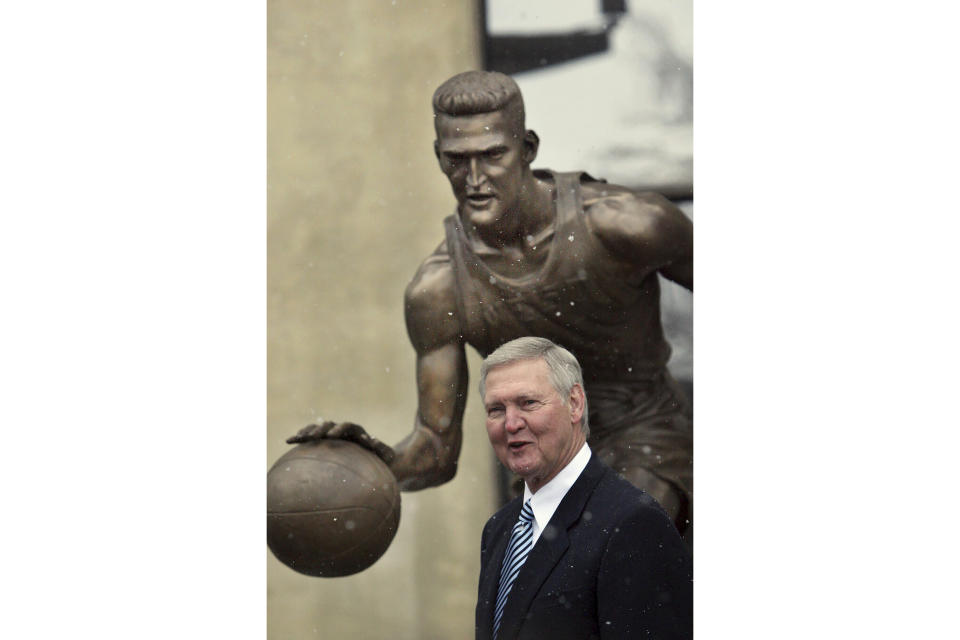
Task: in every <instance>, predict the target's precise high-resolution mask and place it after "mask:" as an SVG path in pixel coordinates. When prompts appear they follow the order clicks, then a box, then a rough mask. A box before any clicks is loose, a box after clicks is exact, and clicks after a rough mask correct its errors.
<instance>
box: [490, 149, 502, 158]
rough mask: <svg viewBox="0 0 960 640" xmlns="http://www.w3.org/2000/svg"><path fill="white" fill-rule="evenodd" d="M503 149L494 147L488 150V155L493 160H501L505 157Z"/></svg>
mask: <svg viewBox="0 0 960 640" xmlns="http://www.w3.org/2000/svg"><path fill="white" fill-rule="evenodd" d="M503 154H504V151H503V149H493V150H492V151H487V153H486V156H487V157H488V158H490V159H491V160H499V159H500V158H502V157H503Z"/></svg>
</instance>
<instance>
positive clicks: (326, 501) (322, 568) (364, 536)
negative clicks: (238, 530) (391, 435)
mask: <svg viewBox="0 0 960 640" xmlns="http://www.w3.org/2000/svg"><path fill="white" fill-rule="evenodd" d="M399 523H400V490H399V488H398V486H397V481H396V478H394V476H393V473H391V471H390V469H389V468H388V467H387V465H386V464H385V463H384V462H383V461H382V460H381V459H380V458H378V457H377V455H376V454H375V453H373V452H372V451H368V450H366V449H364V448H363V447H361V446H360V445H357V444H354V443H352V442H348V441H345V440H336V439H331V440H321V441H319V442H309V443H305V444H301V445H298V446H297V447H295V448H293V449H291V450H290V451H288V452H287V453H286V454H285V455H284V456H283V457H281V458H280V459H279V460H277V462H276V463H275V464H274V465H273V467H271V468H270V471H269V472H268V473H267V546H269V547H270V550H271V551H272V552H273V554H274V555H275V556H276V557H277V558H278V559H279V560H280V561H281V562H283V563H284V564H285V565H287V566H288V567H290V568H291V569H293V570H295V571H299V572H300V573H303V574H306V575H308V576H320V577H324V578H333V577H339V576H348V575H351V574H354V573H358V572H360V571H363V570H364V569H366V568H367V567H369V566H370V565H372V564H373V563H374V562H376V561H377V560H378V559H379V558H380V556H382V555H383V554H384V552H385V551H386V550H387V547H389V546H390V543H391V542H392V541H393V536H394V534H396V532H397V526H398V524H399Z"/></svg>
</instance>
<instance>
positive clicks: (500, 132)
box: [288, 71, 693, 532]
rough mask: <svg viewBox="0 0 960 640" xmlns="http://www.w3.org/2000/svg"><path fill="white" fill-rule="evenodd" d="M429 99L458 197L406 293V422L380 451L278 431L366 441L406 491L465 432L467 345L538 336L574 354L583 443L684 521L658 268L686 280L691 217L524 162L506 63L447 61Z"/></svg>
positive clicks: (681, 419) (679, 407)
mask: <svg viewBox="0 0 960 640" xmlns="http://www.w3.org/2000/svg"><path fill="white" fill-rule="evenodd" d="M433 109H434V126H435V130H436V135H437V139H436V141H435V142H434V150H435V153H436V156H437V160H438V161H439V163H440V168H441V169H442V171H443V172H444V174H445V175H446V176H447V179H448V180H449V181H450V186H451V187H452V189H453V193H454V196H456V200H457V210H456V214H455V215H452V216H449V217H448V218H446V219H445V220H444V228H445V232H446V238H445V240H444V241H443V242H442V243H441V244H440V245H439V247H437V249H436V250H435V251H434V253H433V254H432V255H430V256H428V257H427V258H426V260H424V262H423V263H422V265H421V266H420V268H419V270H418V271H417V273H416V275H415V276H414V277H413V280H412V282H411V283H410V285H409V286H408V287H407V291H406V298H405V309H406V323H407V332H408V334H409V337H410V341H411V343H412V344H413V347H414V349H415V351H416V354H417V360H416V376H417V388H418V390H419V406H418V409H417V414H416V416H415V418H414V428H413V431H412V432H411V433H410V434H409V435H408V436H407V437H406V438H404V439H403V440H402V441H401V442H399V443H398V444H397V445H395V446H394V447H392V448H391V447H389V446H387V445H385V444H383V443H382V442H380V441H379V440H377V439H376V438H374V437H372V436H370V435H369V434H367V433H366V432H365V431H364V430H363V429H362V428H361V427H359V426H357V425H355V424H352V423H341V424H335V423H333V422H325V423H323V424H321V425H310V426H308V427H306V428H304V429H302V430H301V431H300V432H299V433H298V434H297V435H296V436H294V437H292V438H290V439H289V440H288V442H291V443H292V442H305V441H309V440H315V439H319V438H324V437H339V438H347V439H350V440H354V441H356V442H358V443H360V444H363V445H365V446H367V447H368V448H370V449H372V450H374V451H375V452H377V454H378V455H380V456H381V458H383V459H384V460H385V461H386V462H387V463H388V464H389V465H390V468H391V470H392V471H393V473H394V474H395V475H396V477H397V480H398V481H399V483H400V487H401V489H402V490H405V491H413V490H418V489H424V488H427V487H432V486H436V485H440V484H443V483H444V482H447V481H448V480H450V479H451V478H453V476H454V474H455V473H456V469H457V459H458V457H459V454H460V445H461V442H462V424H461V421H462V417H463V411H464V406H465V403H466V397H467V361H466V354H465V345H467V344H470V345H472V346H473V347H474V348H475V349H476V350H477V351H478V352H479V353H480V354H481V355H482V356H484V357H486V356H487V355H488V354H489V353H490V352H492V351H493V350H495V349H496V348H497V347H499V346H500V345H501V344H503V343H505V342H507V341H509V340H513V339H515V338H518V337H521V336H528V335H532V336H542V337H545V338H549V339H550V340H552V341H554V342H556V343H557V344H560V345H563V346H564V347H566V348H567V349H569V350H570V351H572V352H573V353H574V354H576V356H577V358H578V359H579V360H580V363H581V365H582V367H583V374H584V380H585V383H586V391H587V395H588V397H589V398H590V406H589V421H590V424H591V434H590V439H589V444H590V446H591V448H592V449H593V450H594V451H595V452H596V453H597V455H598V456H599V457H600V458H601V459H602V460H603V461H604V462H606V463H607V464H609V465H610V466H611V467H613V468H614V469H615V470H616V471H618V472H619V473H620V474H621V475H623V476H624V477H625V478H626V479H627V480H629V481H630V482H632V483H633V484H634V485H636V486H638V487H640V488H642V489H644V490H646V491H647V492H648V493H649V494H650V495H652V496H653V497H654V498H655V499H656V500H657V501H658V502H659V503H660V504H661V505H662V506H663V508H664V509H665V510H666V511H667V512H668V513H669V514H670V515H671V516H672V517H673V518H674V520H675V522H676V524H677V527H678V529H679V530H680V531H681V532H684V531H685V529H687V526H688V523H689V520H690V517H691V509H692V491H693V475H692V454H693V442H692V430H693V422H692V414H691V411H690V408H689V405H688V403H687V401H686V398H685V397H684V395H683V392H682V391H681V390H680V388H679V386H678V385H677V383H676V382H675V381H674V380H673V378H672V377H671V375H670V374H669V372H668V371H667V369H666V364H667V360H668V358H669V355H670V347H669V345H668V344H667V342H666V341H665V339H664V337H663V330H662V327H661V324H660V299H659V296H660V287H659V282H658V280H657V274H662V275H663V276H664V277H666V278H668V279H670V280H672V281H674V282H677V283H679V284H681V285H683V286H685V287H687V288H688V289H690V290H692V289H693V224H692V222H691V221H690V220H689V219H688V218H687V217H686V216H685V215H684V214H683V213H682V212H681V211H680V210H679V209H678V208H677V207H676V206H674V205H673V204H672V203H671V202H670V201H668V200H666V199H665V198H663V197H662V196H659V195H657V194H655V193H649V192H644V193H637V192H633V191H631V190H630V189H627V188H625V187H622V186H618V185H613V184H607V183H606V182H604V181H602V180H596V179H594V178H592V177H590V176H589V175H587V174H586V173H580V172H577V173H555V172H552V171H546V170H534V169H531V166H530V165H531V163H532V162H533V161H534V159H535V158H536V156H537V148H538V145H539V139H538V137H537V134H536V133H534V132H533V131H532V130H528V129H525V128H524V127H525V123H524V107H523V99H522V97H521V95H520V90H519V88H518V87H517V85H516V83H515V82H514V81H513V80H512V79H511V78H509V77H508V76H506V75H503V74H501V73H496V72H484V71H468V72H466V73H461V74H458V75H456V76H454V77H452V78H450V79H449V80H447V81H446V82H444V83H443V84H442V85H441V86H440V87H439V88H438V89H437V90H436V92H435V93H434V96H433Z"/></svg>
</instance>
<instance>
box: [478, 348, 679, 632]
mask: <svg viewBox="0 0 960 640" xmlns="http://www.w3.org/2000/svg"><path fill="white" fill-rule="evenodd" d="M480 393H481V395H482V396H483V404H484V408H485V409H486V414H487V419H486V425H487V435H488V436H489V438H490V443H491V444H492V445H493V450H494V452H495V453H496V455H497V458H499V459H500V462H502V463H503V465H504V466H506V467H507V468H508V469H510V470H511V471H512V472H514V473H515V474H517V475H518V476H520V477H521V478H523V480H524V485H525V487H524V492H523V496H522V498H517V499H515V500H513V501H512V502H510V503H509V504H507V506H505V507H504V508H502V509H501V510H500V511H498V512H497V513H496V514H495V515H494V516H493V517H492V518H490V520H489V521H488V522H487V524H486V526H485V527H484V530H483V536H482V540H481V551H480V553H481V570H480V571H481V572H480V585H479V594H478V599H477V611H476V637H477V638H478V639H481V638H482V639H487V638H497V639H498V640H508V639H511V640H512V639H514V638H531V639H533V638H538V639H539V638H551V639H556V638H571V639H573V638H577V639H583V638H628V637H629V638H634V637H635V638H660V639H664V638H691V637H692V636H693V620H692V598H693V593H692V587H693V584H692V569H691V560H690V555H689V552H688V551H687V548H686V546H685V545H684V543H683V541H682V540H681V538H680V535H679V533H678V532H677V530H676V528H675V527H674V526H673V524H672V523H671V520H670V518H669V517H668V516H667V514H666V513H665V512H664V511H663V509H662V508H661V507H660V506H659V505H658V504H657V503H656V501H655V500H653V499H652V498H651V497H650V496H649V495H648V494H646V493H645V492H643V491H641V490H639V489H637V488H636V487H634V486H633V485H631V484H630V483H628V482H626V481H625V480H623V478H621V477H619V476H618V475H617V474H616V473H615V472H614V471H613V470H612V469H611V468H610V467H608V466H607V465H606V464H604V463H603V462H601V461H600V460H599V459H598V458H597V456H596V455H595V454H594V453H593V452H592V451H591V450H590V447H589V445H587V436H588V434H589V432H590V430H589V425H588V420H587V398H586V396H585V394H584V390H583V378H582V374H581V371H580V365H579V364H578V362H577V360H576V358H574V356H573V355H572V354H571V353H570V352H569V351H567V350H566V349H563V348H561V347H559V346H557V345H555V344H554V343H552V342H551V341H549V340H547V339H545V338H534V337H524V338H519V339H516V340H513V341H511V342H508V343H506V344H504V345H503V346H501V347H500V348H499V349H497V350H495V351H494V352H493V353H491V354H490V355H489V356H487V358H486V360H484V362H483V367H482V369H481V371H480Z"/></svg>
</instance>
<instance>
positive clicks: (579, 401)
mask: <svg viewBox="0 0 960 640" xmlns="http://www.w3.org/2000/svg"><path fill="white" fill-rule="evenodd" d="M585 399H586V397H585V396H584V393H583V387H581V386H580V385H579V384H575V385H573V387H572V388H571V389H570V422H571V423H573V424H576V423H578V422H580V418H582V417H583V405H584V404H586V403H585V402H584V400H585Z"/></svg>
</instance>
